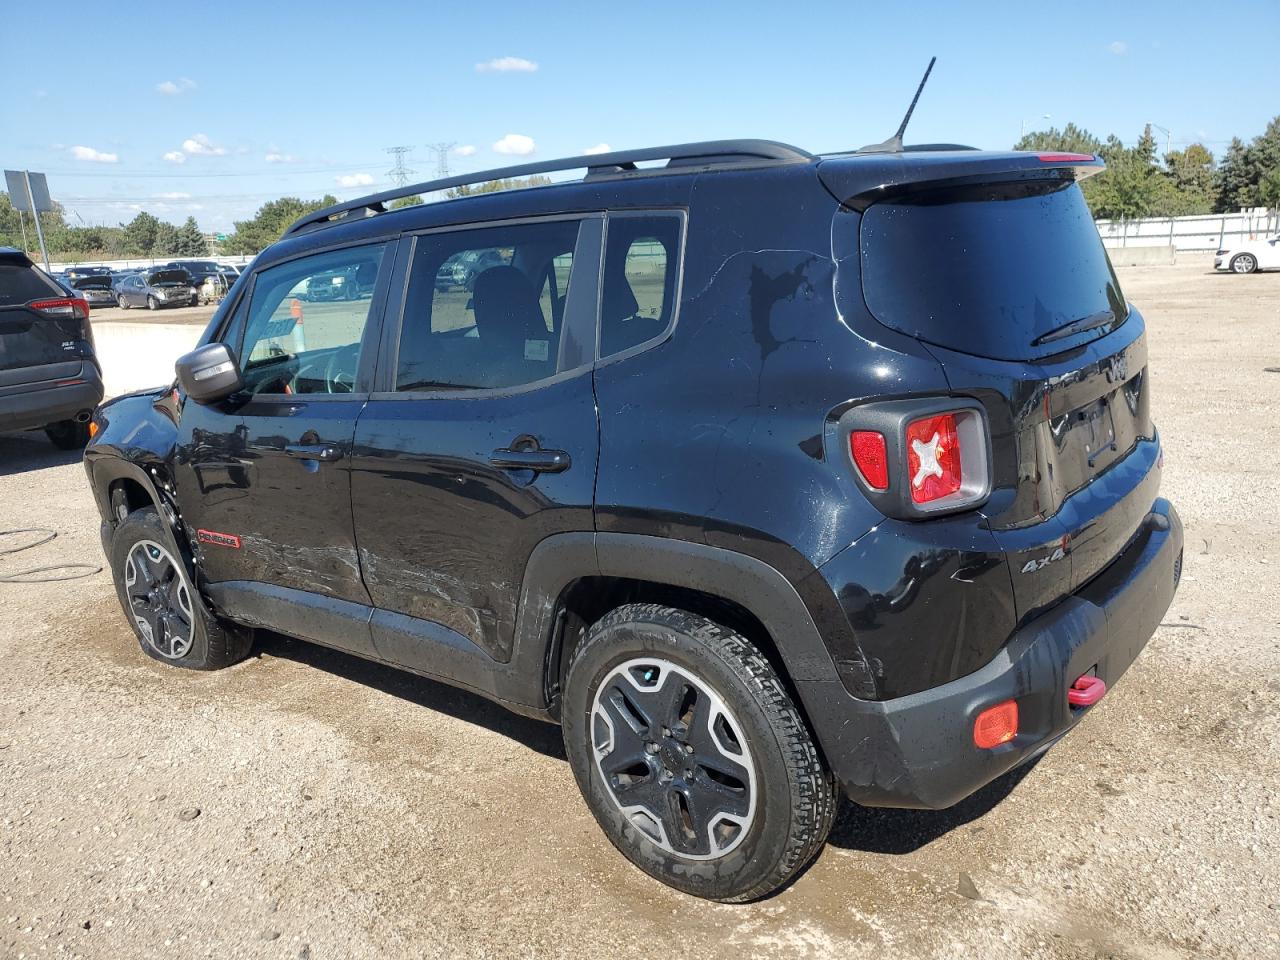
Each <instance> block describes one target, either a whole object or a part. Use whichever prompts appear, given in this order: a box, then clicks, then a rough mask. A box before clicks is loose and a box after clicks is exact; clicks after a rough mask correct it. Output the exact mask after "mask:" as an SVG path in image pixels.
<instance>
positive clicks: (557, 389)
mask: <svg viewBox="0 0 1280 960" xmlns="http://www.w3.org/2000/svg"><path fill="white" fill-rule="evenodd" d="M602 222H603V221H602V218H601V217H599V216H588V217H573V218H548V219H539V220H531V221H517V222H510V223H501V224H491V225H486V226H482V227H475V228H469V229H456V230H447V231H441V232H433V233H427V234H422V235H419V236H417V237H415V238H412V239H411V240H406V241H405V243H406V244H408V245H410V247H411V249H410V250H409V252H408V256H407V258H406V260H407V262H406V269H407V273H408V276H407V285H406V286H403V287H402V286H401V281H400V280H399V279H397V281H396V282H395V287H396V289H405V290H406V295H405V300H404V303H403V307H402V309H401V310H400V311H399V313H400V315H399V317H398V318H397V321H398V322H393V321H392V319H391V317H390V311H389V317H388V323H387V328H388V336H387V338H386V341H385V347H386V353H385V355H384V361H383V363H382V364H381V367H382V369H383V371H384V372H383V373H381V374H380V380H381V383H380V384H379V386H380V392H378V393H375V394H374V395H373V396H372V397H371V398H370V401H369V404H368V406H367V407H366V408H365V410H364V412H363V413H362V414H361V415H360V419H359V422H358V424H357V427H356V437H355V447H354V452H353V455H352V507H353V513H354V515H355V524H356V539H357V543H358V545H359V555H360V563H361V567H362V569H363V571H364V579H365V583H366V585H367V586H368V589H369V593H370V595H371V596H372V598H373V602H374V604H375V605H376V607H378V608H379V609H378V610H377V611H375V614H374V619H373V624H372V625H373V635H374V643H375V645H376V646H377V648H378V651H379V655H380V656H382V657H383V658H384V659H387V660H390V661H393V662H396V663H400V664H403V665H406V666H409V667H414V668H418V669H422V670H426V671H428V672H432V671H435V672H439V671H440V665H439V661H438V659H436V656H435V655H437V654H438V652H439V651H438V649H437V648H438V644H440V643H445V644H450V645H454V646H458V645H462V646H464V647H465V648H467V649H474V648H479V649H480V650H482V651H483V652H484V653H485V654H487V655H488V656H489V657H491V658H493V659H494V660H498V661H503V662H505V661H507V660H508V659H509V658H510V656H511V648H512V635H513V628H514V624H515V619H516V613H517V608H518V604H519V599H520V585H521V581H522V579H523V577H524V572H525V566H526V564H527V561H528V559H529V555H530V554H531V552H532V551H533V549H534V547H535V546H536V545H537V544H538V543H539V541H541V540H543V539H544V538H546V537H548V536H551V535H552V534H555V533H558V532H561V531H590V530H591V529H592V493H593V489H594V484H595V476H596V449H597V429H596V409H595V397H594V394H593V390H592V382H591V358H592V355H593V348H594V335H595V313H596V290H597V282H598V276H599V267H600V242H601V234H602ZM472 263H484V264H486V266H485V268H484V269H483V270H481V271H480V272H479V273H477V274H476V275H475V276H474V277H472V276H470V275H468V270H467V268H466V265H468V264H472ZM455 267H457V268H458V269H455ZM433 661H434V662H433Z"/></svg>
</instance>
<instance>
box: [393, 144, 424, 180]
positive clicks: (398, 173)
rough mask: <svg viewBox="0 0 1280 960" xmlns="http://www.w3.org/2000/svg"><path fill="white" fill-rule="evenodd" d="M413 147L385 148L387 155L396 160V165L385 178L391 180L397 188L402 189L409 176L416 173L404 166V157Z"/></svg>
mask: <svg viewBox="0 0 1280 960" xmlns="http://www.w3.org/2000/svg"><path fill="white" fill-rule="evenodd" d="M412 149H413V147H387V148H386V150H387V153H389V154H391V155H392V156H393V157H395V158H396V164H395V166H394V167H392V168H391V169H390V170H388V171H387V176H388V177H390V178H391V182H392V183H394V184H395V185H396V186H397V187H403V186H404V185H405V184H407V183H408V182H409V175H410V174H411V173H416V172H417V171H416V170H410V169H409V168H408V167H406V166H405V165H404V158H405V155H406V154H407V153H408V152H409V151H410V150H412Z"/></svg>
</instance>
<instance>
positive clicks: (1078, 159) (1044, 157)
mask: <svg viewBox="0 0 1280 960" xmlns="http://www.w3.org/2000/svg"><path fill="white" fill-rule="evenodd" d="M1036 156H1037V157H1038V158H1039V159H1040V162H1041V163H1092V162H1093V161H1094V156H1093V154H1092V153H1038V154H1036Z"/></svg>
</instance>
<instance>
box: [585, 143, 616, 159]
mask: <svg viewBox="0 0 1280 960" xmlns="http://www.w3.org/2000/svg"><path fill="white" fill-rule="evenodd" d="M582 152H583V153H584V154H586V155H587V156H588V157H589V156H591V155H592V154H596V153H612V152H613V147H611V146H609V145H608V144H607V143H597V144H596V145H595V146H594V147H587V149H585V150H583V151H582Z"/></svg>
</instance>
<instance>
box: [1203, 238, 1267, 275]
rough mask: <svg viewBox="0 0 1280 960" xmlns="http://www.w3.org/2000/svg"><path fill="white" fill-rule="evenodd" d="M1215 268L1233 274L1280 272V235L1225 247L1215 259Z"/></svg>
mask: <svg viewBox="0 0 1280 960" xmlns="http://www.w3.org/2000/svg"><path fill="white" fill-rule="evenodd" d="M1213 268H1214V269H1215V270H1228V271H1230V272H1231V273H1255V272H1257V271H1259V270H1280V234H1276V235H1275V236H1272V237H1263V238H1262V239H1260V240H1241V241H1240V242H1239V243H1235V244H1233V245H1232V246H1230V247H1223V248H1222V249H1221V250H1219V251H1218V252H1217V255H1216V256H1215V257H1214V258H1213Z"/></svg>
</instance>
